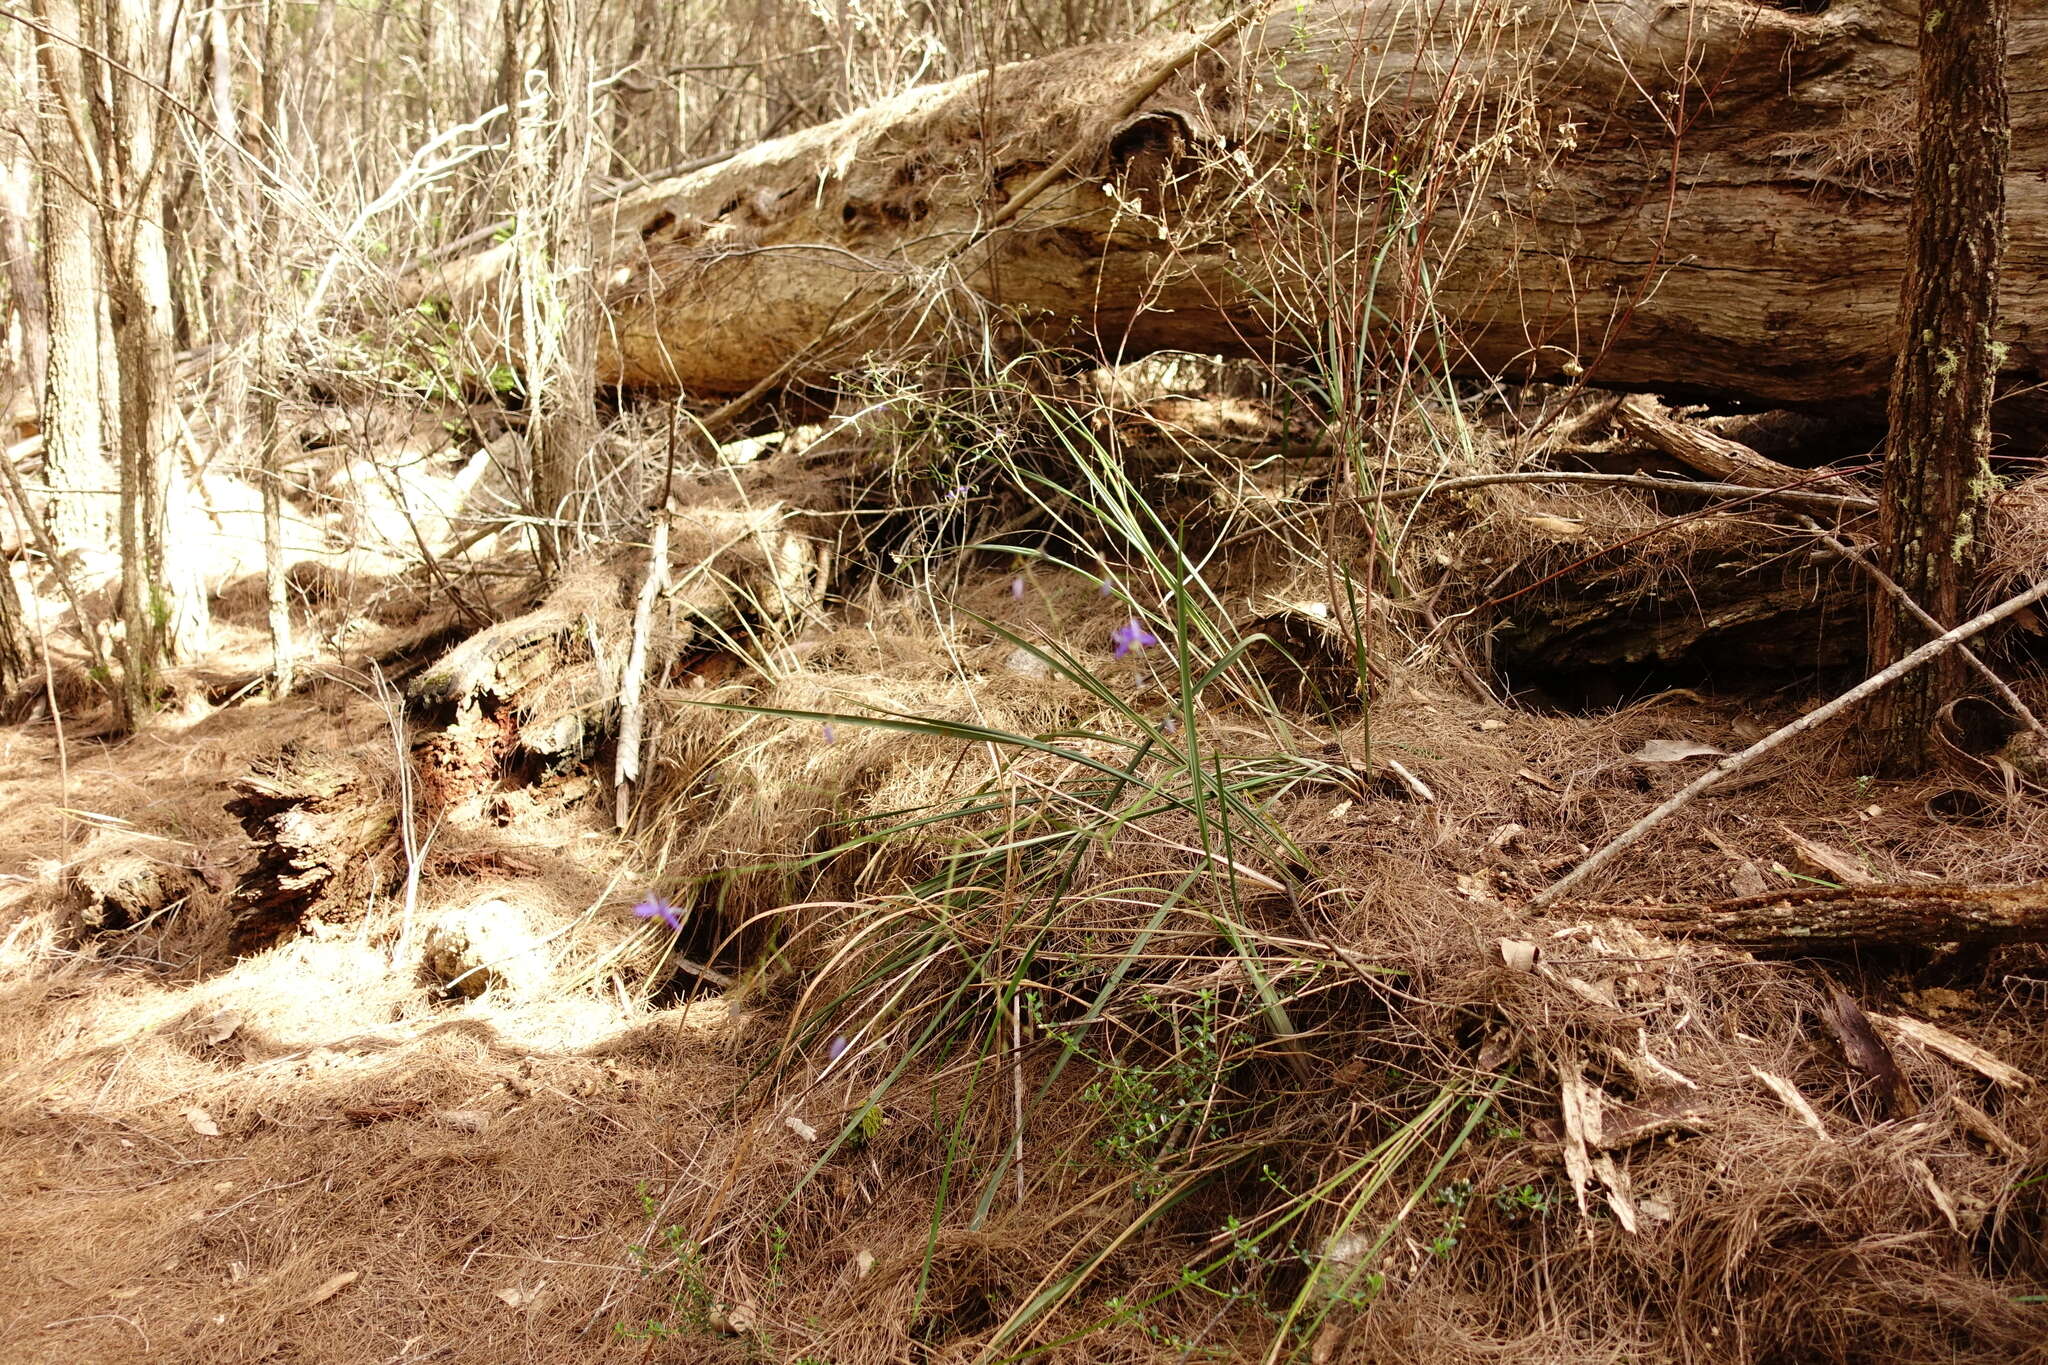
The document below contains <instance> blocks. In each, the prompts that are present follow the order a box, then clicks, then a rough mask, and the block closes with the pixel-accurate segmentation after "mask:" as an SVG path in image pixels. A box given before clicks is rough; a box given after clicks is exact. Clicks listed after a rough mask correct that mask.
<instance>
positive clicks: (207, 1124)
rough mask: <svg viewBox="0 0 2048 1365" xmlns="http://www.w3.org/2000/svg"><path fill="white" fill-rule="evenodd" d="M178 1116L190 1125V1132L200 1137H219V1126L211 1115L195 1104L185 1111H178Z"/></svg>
mask: <svg viewBox="0 0 2048 1365" xmlns="http://www.w3.org/2000/svg"><path fill="white" fill-rule="evenodd" d="M178 1116H179V1117H180V1118H182V1119H184V1120H185V1122H186V1123H189V1124H190V1125H192V1131H193V1132H195V1133H197V1134H199V1136H201V1137H219V1136H220V1125H219V1124H217V1123H215V1122H214V1121H213V1115H211V1114H209V1113H207V1112H206V1111H205V1110H204V1109H201V1108H200V1107H199V1106H198V1105H196V1104H195V1105H192V1106H191V1107H190V1108H187V1109H180V1110H179V1111H178Z"/></svg>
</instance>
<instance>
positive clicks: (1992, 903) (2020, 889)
mask: <svg viewBox="0 0 2048 1365" xmlns="http://www.w3.org/2000/svg"><path fill="white" fill-rule="evenodd" d="M1586 908H1587V909H1597V910H1598V911H1601V912H1604V913H1606V914H1610V915H1613V916H1615V917H1616V918H1626V919H1630V920H1634V921H1636V922H1638V923H1640V924H1643V925H1645V926H1647V927H1651V928H1655V929H1656V930H1657V931H1658V932H1660V933H1666V934H1688V935H1699V936H1701V937H1705V938H1716V939H1720V940H1722V941H1723V942H1725V943H1732V944H1734V945H1736V946H1737V947H1740V948H1748V949H1751V950H1752V951H1759V952H1772V953H1782V952H1798V953H1808V952H1836V951H1840V950H1843V949H1849V948H1911V947H1924V946H1925V945H1927V944H1930V943H1973V944H1976V943H1982V944H1993V943H2042V942H2048V881H2041V882H2035V883H2033V884H2032V885H2029V886H1936V885H1919V884H1914V883H1904V884H1899V885H1889V886H1849V887H1841V888H1823V887H1816V888H1813V889H1811V890H1801V891H1787V892H1782V893H1776V894H1772V895H1768V896H1745V897H1743V898H1742V899H1740V900H1729V901H1715V902H1712V903H1710V904H1707V905H1648V906H1645V905H1626V906H1624V905H1610V906H1600V907H1586Z"/></svg>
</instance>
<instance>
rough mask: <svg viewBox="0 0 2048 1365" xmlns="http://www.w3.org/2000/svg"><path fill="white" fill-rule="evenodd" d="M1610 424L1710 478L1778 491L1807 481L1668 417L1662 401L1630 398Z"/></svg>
mask: <svg viewBox="0 0 2048 1365" xmlns="http://www.w3.org/2000/svg"><path fill="white" fill-rule="evenodd" d="M1614 420H1615V421H1616V423H1617V424H1619V425H1620V427H1621V429H1622V430H1623V431H1626V432H1627V433H1629V435H1631V436H1634V437H1635V438H1636V439H1638V440H1640V441H1644V442H1647V443H1648V444H1650V445H1652V446H1655V447H1656V448H1657V449H1658V450H1660V451H1662V452H1663V453H1664V454H1666V455H1669V456H1670V457H1671V458H1672V459H1674V460H1677V461H1678V462H1679V463H1681V464H1683V465H1684V466H1685V467H1686V468H1688V469H1695V470H1698V471H1699V472H1700V473H1702V474H1705V475H1706V476H1707V477H1708V478H1711V479H1721V480H1724V481H1725V482H1728V483H1739V484H1746V485H1748V486H1749V487H1751V488H1781V487H1783V486H1785V485H1787V484H1796V483H1799V482H1801V481H1802V480H1803V479H1804V478H1806V477H1807V471H1805V470H1801V469H1794V468H1793V467H1792V466H1791V465H1785V464H1779V463H1778V462H1777V461H1776V460H1773V459H1771V458H1770V457H1769V456H1767V455H1759V454H1758V453H1757V452H1756V451H1754V450H1751V449H1750V448H1749V447H1748V446H1746V445H1744V444H1742V442H1740V441H1731V440H1729V439H1728V438H1727V437H1725V436H1716V435H1715V434H1714V433H1713V432H1711V431H1705V430H1702V429H1701V428H1699V427H1695V426H1689V425H1687V424H1686V423H1684V422H1681V421H1679V420H1678V419H1677V418H1675V417H1673V416H1672V415H1671V412H1670V410H1669V409H1667V408H1666V407H1665V406H1664V405H1663V404H1662V403H1659V402H1658V401H1657V400H1656V399H1654V398H1652V397H1650V395H1648V394H1646V393H1635V394H1630V395H1629V396H1628V397H1627V398H1624V399H1622V400H1621V402H1620V404H1619V405H1617V406H1616V407H1615V409H1614Z"/></svg>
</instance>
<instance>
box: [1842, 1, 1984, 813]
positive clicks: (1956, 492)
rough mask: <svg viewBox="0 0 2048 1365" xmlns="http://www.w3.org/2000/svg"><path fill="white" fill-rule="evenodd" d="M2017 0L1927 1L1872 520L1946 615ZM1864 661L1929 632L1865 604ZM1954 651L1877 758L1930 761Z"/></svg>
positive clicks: (1893, 697)
mask: <svg viewBox="0 0 2048 1365" xmlns="http://www.w3.org/2000/svg"><path fill="white" fill-rule="evenodd" d="M2009 14H2010V0H1924V3H1923V6H1922V16H1923V17H1922V22H1921V25H1920V144H1919V153H1918V156H1917V158H1916V162H1917V166H1918V171H1919V175H1918V180H1917V182H1916V184H1915V187H1914V192H1913V212H1912V218H1911V220H1910V222H1909V225H1908V227H1907V241H1906V277H1905V282H1904V285H1903V291H1902V294H1901V299H1900V305H1899V360H1898V367H1897V369H1896V370H1894V371H1893V377H1892V391H1891V408H1890V423H1891V437H1890V441H1889V444H1888V446H1887V451H1886V455H1885V478H1884V498H1883V502H1882V504H1881V506H1880V508H1879V517H1878V526H1879V541H1880V554H1881V556H1882V562H1883V567H1884V569H1885V571H1886V572H1887V573H1888V574H1890V575H1891V577H1892V578H1893V579H1894V580H1896V581H1897V583H1898V584H1899V586H1900V587H1902V588H1904V589H1905V590H1906V592H1907V594H1909V595H1910V596H1911V597H1912V598H1913V599H1914V600H1915V601H1917V602H1918V603H1919V604H1920V605H1921V607H1922V608H1924V609H1925V610H1926V612H1927V613H1928V615H1930V616H1932V617H1933V618H1934V619H1935V620H1936V621H1939V622H1940V623H1941V624H1942V625H1944V626H1948V625H1953V624H1954V623H1955V622H1956V621H1957V620H1958V619H1959V617H1960V614H1961V612H1962V610H1963V609H1964V608H1965V607H1967V606H1968V605H1969V595H1970V589H1971V586H1972V585H1973V583H1974V582H1975V580H1976V575H1977V569H1978V566H1979V565H1980V563H1981V562H1982V560H1983V541H1982V537H1981V535H1980V529H1981V527H1982V524H1983V512H1984V504H1985V500H1986V498H1987V497H1988V496H1989V494H1990V492H1991V490H1992V488H1993V487H1994V486H1995V484H1994V481H1993V479H1992V476H1991V396H1992V388H1993V386H1994V384H1995V383H1996V381H1997V378H1998V370H1999V361H2000V359H2001V358H2002V357H2001V355H2000V352H2001V351H2002V350H2003V349H2004V348H2003V347H2001V346H2000V345H1999V344H1998V342H1997V341H1996V340H1995V339H1994V337H1993V329H1994V328H1995V326H1996V325H1997V320H1998V274H1999V262H2000V255H2001V252H2002V248H2003V245H2004V240H2003V239H2004V232H2005V163H2006V157H2007V153H2008V151H2009V150H2010V147H2011V143H2012V132H2011V124H2010V122H2009V116H2008V112H2007V107H2006V93H2005V45H2006V27H2007V22H2008V18H2009ZM1871 614H1872V629H1871V637H1870V641H1871V642H1870V654H1871V667H1872V669H1873V670H1875V669H1880V668H1884V667H1886V666H1887V665H1889V664H1891V663H1892V662H1894V661H1895V660H1897V659H1899V658H1901V657H1902V656H1904V655H1905V654H1906V653H1907V652H1909V651H1910V650H1911V649H1912V648H1913V647H1914V645H1915V644H1916V643H1917V642H1918V640H1919V639H1920V638H1921V637H1922V636H1923V634H1924V633H1925V632H1924V631H1923V630H1922V628H1921V627H1920V626H1919V625H1918V623H1917V622H1915V621H1913V619H1912V618H1911V616H1909V615H1908V614H1907V613H1906V611H1905V610H1904V608H1902V607H1901V606H1900V605H1899V603H1898V602H1897V601H1896V600H1895V599H1893V598H1892V597H1890V596H1889V595H1887V594H1885V593H1877V594H1875V595H1874V596H1873V598H1872V603H1871ZM1967 676H1968V675H1967V674H1966V673H1965V671H1964V666H1963V661H1962V659H1961V658H1960V657H1959V656H1957V655H1954V654H1951V655H1949V656H1947V657H1946V658H1943V659H1938V660H1936V661H1935V662H1934V664H1933V665H1932V666H1930V667H1928V668H1925V669H1923V670H1921V671H1920V673H1918V674H1917V675H1915V676H1913V677H1910V678H1907V679H1905V680H1904V681H1902V682H1901V683H1900V684H1899V685H1898V686H1897V687H1894V688H1893V689H1892V690H1891V691H1890V692H1888V693H1886V694H1885V696H1884V697H1883V698H1882V699H1881V700H1880V701H1879V703H1878V705H1877V707H1876V708H1875V714H1874V716H1873V717H1872V721H1873V727H1872V728H1873V731H1874V736H1875V739H1876V742H1877V744H1878V746H1879V754H1878V765H1879V767H1880V768H1882V769H1884V770H1885V771H1888V772H1893V773H1910V772H1919V771H1924V770H1925V769H1926V768H1927V766H1928V765H1929V763H1930V762H1932V760H1933V745H1934V743H1935V740H1934V734H1935V720H1936V717H1937V716H1938V715H1939V714H1940V712H1941V710H1942V708H1943V707H1944V706H1946V705H1947V704H1948V703H1949V702H1951V701H1953V700H1954V699H1955V698H1957V697H1959V696H1961V695H1962V694H1963V691H1964V688H1965V687H1966V685H1967Z"/></svg>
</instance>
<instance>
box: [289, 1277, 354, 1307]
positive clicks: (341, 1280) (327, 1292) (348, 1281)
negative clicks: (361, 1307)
mask: <svg viewBox="0 0 2048 1365" xmlns="http://www.w3.org/2000/svg"><path fill="white" fill-rule="evenodd" d="M361 1278H363V1272H362V1271H360V1270H344V1271H342V1272H341V1273H340V1274H339V1275H336V1276H335V1277H334V1278H333V1279H331V1280H329V1281H327V1283H325V1284H323V1285H321V1286H320V1287H319V1288H318V1289H316V1290H314V1291H313V1292H312V1293H310V1294H308V1295H307V1296H306V1297H305V1298H303V1299H300V1300H299V1302H298V1303H297V1304H296V1305H295V1307H296V1308H297V1309H298V1310H299V1311H301V1312H303V1311H304V1310H306V1309H308V1308H312V1307H314V1306H315V1305H318V1304H323V1303H325V1302H327V1301H328V1300H329V1299H331V1298H333V1297H334V1296H335V1295H336V1294H339V1293H340V1292H341V1291H342V1290H344V1289H346V1288H348V1287H349V1286H350V1285H352V1284H354V1283H355V1282H356V1281H357V1280H360V1279H361Z"/></svg>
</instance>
